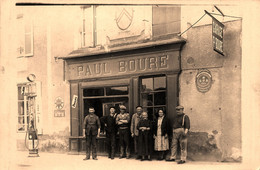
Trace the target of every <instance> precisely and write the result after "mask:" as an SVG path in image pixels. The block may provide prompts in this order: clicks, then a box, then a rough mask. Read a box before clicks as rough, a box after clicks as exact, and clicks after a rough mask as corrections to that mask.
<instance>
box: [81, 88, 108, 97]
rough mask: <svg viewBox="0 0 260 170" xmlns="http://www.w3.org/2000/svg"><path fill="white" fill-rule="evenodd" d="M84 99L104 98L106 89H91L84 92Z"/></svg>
mask: <svg viewBox="0 0 260 170" xmlns="http://www.w3.org/2000/svg"><path fill="white" fill-rule="evenodd" d="M83 96H84V97H90V96H104V88H90V89H84V90H83Z"/></svg>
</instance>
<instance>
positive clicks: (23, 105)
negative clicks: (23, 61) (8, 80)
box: [17, 85, 29, 132]
mask: <svg viewBox="0 0 260 170" xmlns="http://www.w3.org/2000/svg"><path fill="white" fill-rule="evenodd" d="M24 92H25V88H24V86H22V85H18V124H17V131H18V132H24V131H25V130H26V129H27V126H28V122H29V115H28V111H27V108H28V102H27V101H26V97H25V95H24Z"/></svg>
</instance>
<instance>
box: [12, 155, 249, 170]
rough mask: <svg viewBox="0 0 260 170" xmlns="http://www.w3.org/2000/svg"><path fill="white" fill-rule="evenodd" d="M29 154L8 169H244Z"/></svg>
mask: <svg viewBox="0 0 260 170" xmlns="http://www.w3.org/2000/svg"><path fill="white" fill-rule="evenodd" d="M28 155H29V152H24V151H18V152H17V153H15V154H14V156H13V157H12V160H10V161H9V167H8V169H10V170H12V169H19V170H20V169H21V170H23V169H26V170H27V169H33V170H37V169H47V170H67V169H69V170H70V169H77V170H80V169H88V170H94V169H95V170H99V169H100V170H107V169H113V170H117V169H121V170H127V169H134V170H139V169H142V170H144V169H149V170H152V169H156V170H163V169H167V170H169V169H178V170H179V169H197V168H199V169H207V170H208V169H218V168H223V169H242V168H244V167H243V166H241V165H242V164H241V163H221V162H197V161H187V162H186V163H185V164H182V165H179V164H177V163H176V162H166V161H159V160H152V161H148V160H146V161H140V160H135V159H134V158H131V159H125V158H124V159H119V158H118V157H116V158H115V159H114V160H111V159H108V158H107V157H106V156H98V160H92V159H90V160H87V161H83V158H84V157H85V155H81V154H80V155H70V154H67V153H65V154H58V153H47V152H41V153H39V157H28Z"/></svg>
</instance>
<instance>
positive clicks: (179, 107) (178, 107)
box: [176, 106, 184, 109]
mask: <svg viewBox="0 0 260 170" xmlns="http://www.w3.org/2000/svg"><path fill="white" fill-rule="evenodd" d="M176 109H184V107H183V106H177V107H176Z"/></svg>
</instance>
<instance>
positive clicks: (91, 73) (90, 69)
mask: <svg viewBox="0 0 260 170" xmlns="http://www.w3.org/2000/svg"><path fill="white" fill-rule="evenodd" d="M68 69H69V79H70V80H73V79H83V78H95V77H103V76H104V77H105V76H118V75H127V74H138V73H148V72H156V71H169V70H175V69H179V64H178V57H177V56H175V57H173V56H172V55H169V54H162V55H154V54H153V55H149V56H148V55H145V56H133V57H127V58H116V59H111V60H105V61H102V62H87V63H77V64H71V65H69V66H68Z"/></svg>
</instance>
